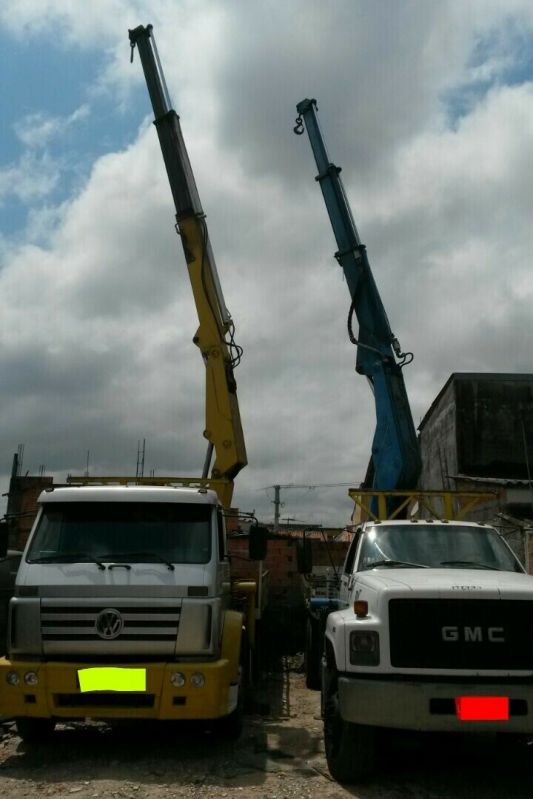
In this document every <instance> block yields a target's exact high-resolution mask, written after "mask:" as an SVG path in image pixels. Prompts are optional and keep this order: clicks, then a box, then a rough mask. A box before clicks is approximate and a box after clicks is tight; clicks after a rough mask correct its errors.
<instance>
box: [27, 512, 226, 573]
mask: <svg viewBox="0 0 533 799" xmlns="http://www.w3.org/2000/svg"><path fill="white" fill-rule="evenodd" d="M211 518H212V507H211V506H210V505H201V504H180V503H177V502H176V503H175V502H168V503H159V502H144V503H139V502H137V503H134V502H131V503H130V502H62V503H59V502H57V503H56V502H54V503H50V504H47V505H44V506H43V513H42V515H41V518H40V520H39V524H38V527H37V529H36V531H35V535H34V536H33V539H32V542H31V545H30V548H29V550H28V555H27V558H26V559H27V561H28V562H29V563H32V562H33V563H35V562H38V561H40V562H48V563H54V562H61V563H65V562H69V561H70V562H78V563H80V562H85V561H93V562H95V563H99V562H100V561H107V562H109V561H120V562H124V561H126V562H127V561H129V562H132V563H134V562H138V563H139V562H142V563H152V562H153V563H157V562H159V563H160V562H168V563H207V562H208V561H209V560H210V559H211Z"/></svg>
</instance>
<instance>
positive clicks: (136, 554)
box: [99, 552, 174, 572]
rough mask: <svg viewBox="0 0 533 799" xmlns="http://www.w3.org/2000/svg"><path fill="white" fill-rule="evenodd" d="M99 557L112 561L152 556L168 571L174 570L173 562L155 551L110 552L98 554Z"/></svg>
mask: <svg viewBox="0 0 533 799" xmlns="http://www.w3.org/2000/svg"><path fill="white" fill-rule="evenodd" d="M99 557H101V558H102V560H106V561H110V560H113V561H114V560H115V559H119V560H128V558H152V559H153V560H156V561H159V563H164V564H165V565H166V566H167V567H168V570H169V571H171V572H173V571H174V564H173V563H172V562H171V561H170V560H167V558H164V557H163V556H162V555H158V554H157V552H112V553H110V554H109V555H107V554H106V555H100V556H99Z"/></svg>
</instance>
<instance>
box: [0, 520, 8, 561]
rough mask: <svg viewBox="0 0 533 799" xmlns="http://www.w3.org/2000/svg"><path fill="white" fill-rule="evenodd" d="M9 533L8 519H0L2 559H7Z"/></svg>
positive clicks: (0, 550) (0, 552)
mask: <svg viewBox="0 0 533 799" xmlns="http://www.w3.org/2000/svg"><path fill="white" fill-rule="evenodd" d="M8 532H9V528H8V524H7V521H6V519H0V558H5V556H6V555H7V544H8V540H7V539H8Z"/></svg>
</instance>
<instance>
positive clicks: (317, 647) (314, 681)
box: [304, 617, 322, 691]
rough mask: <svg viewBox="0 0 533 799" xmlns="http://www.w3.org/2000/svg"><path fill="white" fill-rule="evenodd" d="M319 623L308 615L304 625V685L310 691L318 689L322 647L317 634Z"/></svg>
mask: <svg viewBox="0 0 533 799" xmlns="http://www.w3.org/2000/svg"><path fill="white" fill-rule="evenodd" d="M319 632H320V630H319V624H318V623H317V621H316V620H315V619H311V618H309V617H308V619H307V623H306V626H305V652H304V667H305V685H306V687H307V688H309V689H310V690H311V691H320V659H321V657H322V647H321V641H320V634H319Z"/></svg>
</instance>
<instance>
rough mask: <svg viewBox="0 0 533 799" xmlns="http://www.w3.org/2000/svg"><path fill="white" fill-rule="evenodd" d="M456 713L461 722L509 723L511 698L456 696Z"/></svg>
mask: <svg viewBox="0 0 533 799" xmlns="http://www.w3.org/2000/svg"><path fill="white" fill-rule="evenodd" d="M455 712H456V715H457V718H458V719H460V720H461V721H509V697H508V696H456V697H455Z"/></svg>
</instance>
